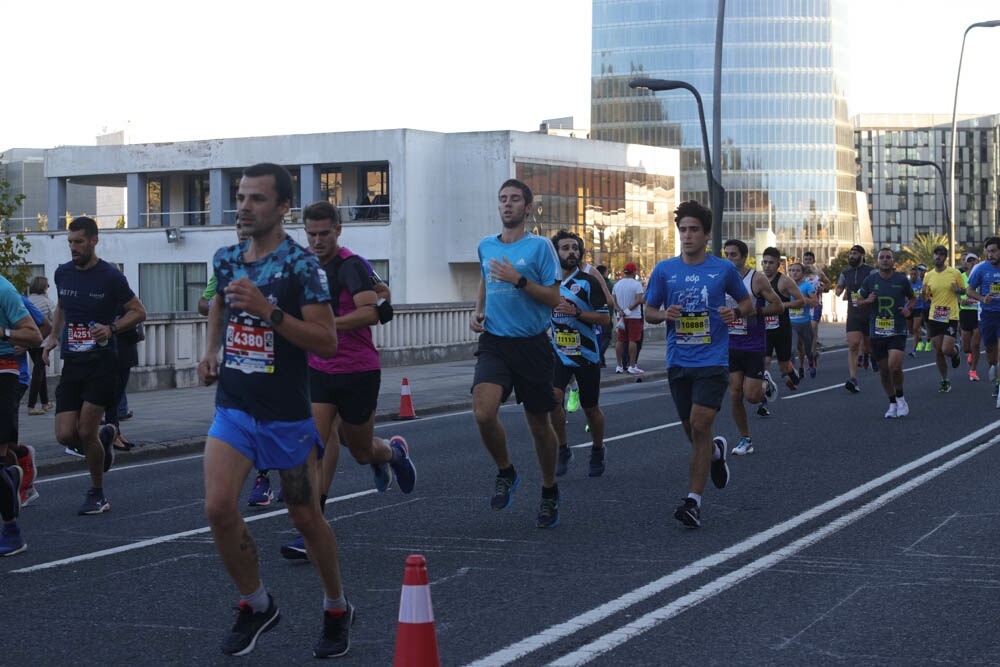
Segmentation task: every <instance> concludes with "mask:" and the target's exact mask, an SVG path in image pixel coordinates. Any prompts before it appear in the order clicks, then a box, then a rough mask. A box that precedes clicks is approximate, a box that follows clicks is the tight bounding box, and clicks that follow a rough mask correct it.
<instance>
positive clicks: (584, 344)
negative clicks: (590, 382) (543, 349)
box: [550, 269, 608, 366]
mask: <svg viewBox="0 0 1000 667" xmlns="http://www.w3.org/2000/svg"><path fill="white" fill-rule="evenodd" d="M559 294H560V295H561V296H562V297H563V298H564V299H566V300H567V301H569V302H570V303H571V304H573V305H575V306H576V307H577V308H579V309H580V310H584V311H591V312H595V311H596V312H599V313H607V312H608V303H607V299H605V298H604V290H603V289H601V284H600V283H599V282H597V280H596V279H595V278H594V277H593V276H590V275H588V274H586V273H583V272H582V271H580V270H579V269H577V270H576V271H575V272H574V273H573V275H571V276H570V277H568V278H566V279H564V280H563V281H562V285H561V286H560V287H559ZM595 329H596V326H595V325H592V324H587V323H586V322H582V321H580V320H579V319H577V318H575V317H572V316H570V317H563V316H561V315H556V314H555V313H552V328H551V336H550V337H551V340H552V347H553V348H554V349H555V351H556V356H558V357H559V361H560V363H562V365H563V366H589V365H591V364H596V363H597V362H599V361H600V360H601V351H600V346H599V345H598V343H597V332H596V331H595Z"/></svg>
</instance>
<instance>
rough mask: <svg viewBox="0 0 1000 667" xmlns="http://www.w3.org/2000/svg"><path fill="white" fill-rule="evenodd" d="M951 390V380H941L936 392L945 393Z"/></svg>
mask: <svg viewBox="0 0 1000 667" xmlns="http://www.w3.org/2000/svg"><path fill="white" fill-rule="evenodd" d="M949 391H951V380H941V386H940V387H938V393H941V394H947V393H948V392H949Z"/></svg>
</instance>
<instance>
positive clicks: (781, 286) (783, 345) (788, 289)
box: [760, 248, 806, 414]
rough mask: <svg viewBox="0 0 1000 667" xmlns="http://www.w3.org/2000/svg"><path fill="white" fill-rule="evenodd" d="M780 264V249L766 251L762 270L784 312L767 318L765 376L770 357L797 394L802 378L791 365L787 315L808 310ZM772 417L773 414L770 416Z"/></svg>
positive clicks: (763, 256)
mask: <svg viewBox="0 0 1000 667" xmlns="http://www.w3.org/2000/svg"><path fill="white" fill-rule="evenodd" d="M780 263H781V253H780V252H778V249H777V248H764V252H763V254H762V257H761V260H760V267H761V270H762V271H763V272H764V275H765V276H767V279H768V281H770V283H771V289H772V290H774V292H775V293H776V294H777V295H778V296H779V297H780V298H781V302H782V306H783V308H782V311H781V313H779V314H778V315H768V316H767V317H766V318H765V324H764V326H765V328H766V329H767V334H766V338H767V340H766V344H765V347H764V352H765V355H766V358H765V359H764V371H765V375H768V371H769V369H770V368H771V356H772V355H773V356H776V357H777V358H778V370H779V371H780V372H781V377H783V378H785V386H787V387H788V388H789V389H791V390H792V391H798V388H799V380H800V379H801V378H799V376H798V374H796V372H795V366H794V365H793V364H792V325H791V323H790V322H789V320H788V311H789V310H790V309H792V308H803V307H805V303H806V301H805V298H804V297H803V296H802V292H801V291H800V290H799V288H798V286H797V285H796V284H795V281H794V280H792V279H791V278H789V277H788V276H786V275H784V274H782V273H781V272H779V271H778V266H779V264H780ZM768 414H770V413H768Z"/></svg>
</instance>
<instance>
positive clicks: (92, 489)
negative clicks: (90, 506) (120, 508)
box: [90, 486, 104, 496]
mask: <svg viewBox="0 0 1000 667" xmlns="http://www.w3.org/2000/svg"><path fill="white" fill-rule="evenodd" d="M90 492H91V493H96V494H97V495H99V496H103V495H104V487H103V486H92V487H90Z"/></svg>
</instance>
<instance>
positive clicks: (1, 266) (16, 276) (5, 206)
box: [0, 180, 31, 294]
mask: <svg viewBox="0 0 1000 667" xmlns="http://www.w3.org/2000/svg"><path fill="white" fill-rule="evenodd" d="M22 201H24V194H23V193H22V194H16V195H15V194H12V193H11V186H10V183H8V182H7V181H4V180H0V274H2V275H3V276H4V277H5V278H6V279H7V280H9V281H10V282H11V283H13V285H14V287H15V288H17V291H18V292H21V293H22V294H23V293H24V292H26V291H27V289H28V281H29V280H30V279H31V267H30V266H28V262H27V260H26V257H27V254H28V250H30V249H31V244H30V243H28V241H27V240H25V238H24V234H22V233H20V232H18V233H17V234H11V233H10V231H9V230H8V229H7V223H8V220H9V218H10V217H11V216H13V215H14V213H16V212H17V209H18V207H19V206H20V205H21V202H22Z"/></svg>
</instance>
